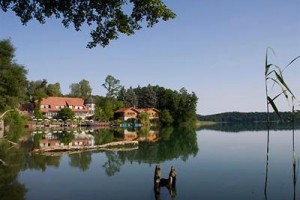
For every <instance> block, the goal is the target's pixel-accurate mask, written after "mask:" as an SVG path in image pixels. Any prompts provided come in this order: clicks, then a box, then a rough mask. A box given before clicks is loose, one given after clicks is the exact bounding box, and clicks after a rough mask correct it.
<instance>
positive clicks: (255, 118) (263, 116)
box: [197, 112, 300, 123]
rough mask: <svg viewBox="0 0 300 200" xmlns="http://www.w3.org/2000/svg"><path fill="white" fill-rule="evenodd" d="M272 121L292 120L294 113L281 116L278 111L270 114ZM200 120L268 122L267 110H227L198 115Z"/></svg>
mask: <svg viewBox="0 0 300 200" xmlns="http://www.w3.org/2000/svg"><path fill="white" fill-rule="evenodd" d="M269 117H270V121H292V119H293V114H292V113H291V112H280V118H279V117H278V116H277V114H276V113H270V114H269ZM197 118H198V120H200V121H213V122H221V123H248V122H266V121H267V113H266V112H249V113H242V112H227V113H219V114H214V115H206V116H204V115H197ZM294 119H295V120H296V121H300V114H299V113H296V114H295V116H294Z"/></svg>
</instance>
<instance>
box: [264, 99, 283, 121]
mask: <svg viewBox="0 0 300 200" xmlns="http://www.w3.org/2000/svg"><path fill="white" fill-rule="evenodd" d="M267 99H268V103H269V104H270V105H271V106H272V108H273V110H274V112H275V113H276V114H277V116H278V117H279V118H281V116H280V113H279V111H278V109H277V107H276V105H275V103H274V101H273V100H272V99H271V97H269V96H268V97H267Z"/></svg>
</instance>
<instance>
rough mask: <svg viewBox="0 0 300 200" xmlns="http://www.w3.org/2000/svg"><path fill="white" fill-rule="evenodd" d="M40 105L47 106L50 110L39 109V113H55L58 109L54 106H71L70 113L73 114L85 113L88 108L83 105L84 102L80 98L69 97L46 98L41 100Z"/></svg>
mask: <svg viewBox="0 0 300 200" xmlns="http://www.w3.org/2000/svg"><path fill="white" fill-rule="evenodd" d="M41 105H48V106H50V108H41V112H49V111H50V112H51V111H53V112H57V111H60V108H56V106H64V107H69V106H72V111H74V112H87V111H88V108H87V107H86V106H85V105H84V100H83V99H81V98H71V97H48V98H43V99H42V101H41ZM74 106H82V109H81V110H79V109H74Z"/></svg>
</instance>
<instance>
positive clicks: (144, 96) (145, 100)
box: [134, 85, 158, 108]
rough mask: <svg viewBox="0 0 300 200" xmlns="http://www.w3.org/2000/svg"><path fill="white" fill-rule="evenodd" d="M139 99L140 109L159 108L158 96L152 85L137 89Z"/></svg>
mask: <svg viewBox="0 0 300 200" xmlns="http://www.w3.org/2000/svg"><path fill="white" fill-rule="evenodd" d="M134 91H135V93H136V94H137V97H138V107H139V108H153V107H154V108H156V107H157V101H158V99H157V96H156V92H155V91H154V89H153V87H152V86H151V85H148V86H147V87H142V88H141V87H137V88H136V89H134Z"/></svg>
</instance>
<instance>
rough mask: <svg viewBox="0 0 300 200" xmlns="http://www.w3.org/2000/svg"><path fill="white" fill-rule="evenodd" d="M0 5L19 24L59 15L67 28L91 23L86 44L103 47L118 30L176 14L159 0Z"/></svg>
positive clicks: (127, 31)
mask: <svg viewBox="0 0 300 200" xmlns="http://www.w3.org/2000/svg"><path fill="white" fill-rule="evenodd" d="M0 9H1V10H3V11H4V12H6V11H7V10H11V11H13V12H14V13H15V14H16V16H18V17H19V18H20V20H21V22H22V24H27V22H28V21H30V20H32V19H35V20H37V21H38V22H40V23H45V22H46V18H52V17H55V18H59V19H61V21H62V23H63V25H64V26H65V27H66V28H68V27H69V26H70V25H71V24H73V26H74V28H75V30H76V31H80V30H81V27H82V26H86V25H88V26H90V27H92V28H91V32H90V35H91V38H92V41H91V42H89V43H88V45H87V47H89V48H92V47H95V46H96V45H98V44H100V45H101V46H103V47H105V46H106V45H108V44H109V42H110V41H111V40H115V39H117V38H118V37H119V34H120V33H121V34H125V35H132V34H134V33H135V31H136V30H139V29H140V28H141V27H142V24H143V23H144V22H145V21H146V22H147V26H148V27H152V26H153V25H154V24H156V23H157V22H158V21H159V20H160V19H162V20H164V21H166V20H169V19H172V18H175V14H174V13H173V12H172V11H171V10H170V9H169V8H167V6H166V5H165V4H164V3H163V2H162V0H151V1H132V0H130V1H128V0H126V1H124V0H114V1H98V0H88V1H57V2H55V3H53V2H48V1H29V0H23V1H13V0H5V1H1V2H0Z"/></svg>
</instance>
